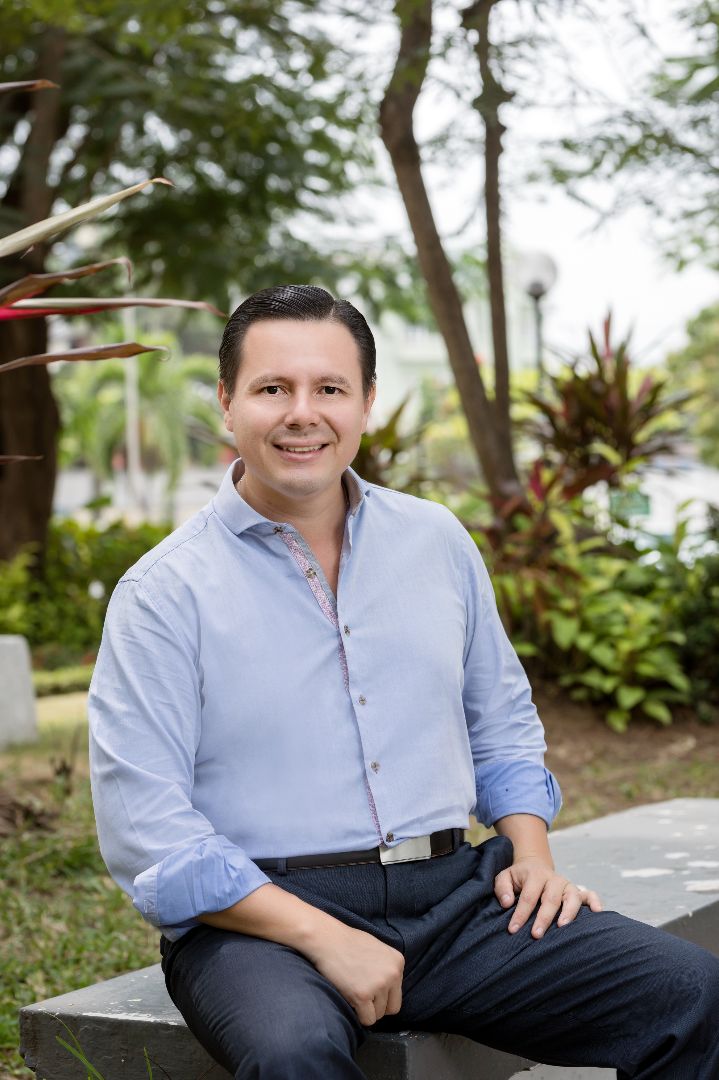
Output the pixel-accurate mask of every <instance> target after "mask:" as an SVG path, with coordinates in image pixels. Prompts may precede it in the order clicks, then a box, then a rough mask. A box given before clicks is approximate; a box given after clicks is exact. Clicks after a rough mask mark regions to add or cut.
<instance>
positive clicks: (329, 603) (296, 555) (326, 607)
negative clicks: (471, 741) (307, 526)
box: [275, 528, 384, 844]
mask: <svg viewBox="0 0 719 1080" xmlns="http://www.w3.org/2000/svg"><path fill="white" fill-rule="evenodd" d="M275 532H276V533H277V534H278V535H279V536H280V537H281V538H282V539H283V540H284V542H285V545H286V546H287V549H288V551H289V552H290V554H291V555H292V558H293V559H294V560H295V562H296V563H297V565H298V566H299V568H300V570H301V571H302V573H303V574H304V576H305V579H306V581H307V584H308V585H309V587H310V589H311V590H312V595H313V596H314V598H315V600H316V601H317V603H318V604H319V606H320V609H321V611H322V613H323V614H324V615H325V616H326V617H327V618H328V619H329V621H330V622H331V623H332V625H333V626H334V628H335V630H336V631H337V641H338V649H337V651H338V655H339V661H340V667H341V669H342V679H343V681H344V685H345V690H346V691H347V693H349V692H350V676H349V669H348V667H347V654H346V653H345V645H344V641H343V640H342V634H341V632H340V624H339V619H338V618H337V607H336V600H335V598H334V596H331V595H328V593H327V591H326V590H325V588H324V586H323V584H322V582H321V581H320V579H319V577H318V575H317V571H316V570H315V568H314V567H313V566H312V563H311V562H310V560H309V558H308V557H307V553H306V551H305V549H304V548H303V546H302V544H300V542H299V541H298V540H297V538H296V537H295V536H293V535H292V534H291V533H288V532H287V531H286V530H285V529H280V528H277V529H275ZM364 782H365V788H366V789H367V799H368V801H369V807H370V811H371V813H372V821H373V822H374V827H375V829H376V830H377V836H378V837H379V841H380V843H381V844H382V843H384V837H383V835H382V829H381V827H380V823H379V816H378V814H377V807H376V805H375V801H374V795H373V794H372V789H371V788H370V786H369V780H368V779H367V775H366V774H365V778H364Z"/></svg>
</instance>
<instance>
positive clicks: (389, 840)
mask: <svg viewBox="0 0 719 1080" xmlns="http://www.w3.org/2000/svg"><path fill="white" fill-rule="evenodd" d="M393 840H394V833H393V832H388V833H387V835H386V836H385V841H386V842H387V843H388V844H391V843H392V841H393Z"/></svg>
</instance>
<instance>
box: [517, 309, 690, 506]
mask: <svg viewBox="0 0 719 1080" xmlns="http://www.w3.org/2000/svg"><path fill="white" fill-rule="evenodd" d="M549 382H550V386H551V393H550V395H549V396H543V395H542V394H540V393H539V392H535V393H528V394H527V395H526V398H527V400H528V401H529V402H530V403H531V404H532V405H533V406H534V408H535V410H536V413H538V414H539V415H538V416H537V415H536V413H535V415H534V416H532V417H530V418H529V419H527V420H525V422H524V425H523V426H524V430H525V432H526V433H527V434H529V435H531V436H533V437H534V438H535V439H536V441H537V442H538V443H539V446H540V449H541V454H542V458H543V460H544V461H546V462H548V463H550V464H552V465H553V466H554V467H555V468H557V469H558V470H561V484H562V488H563V490H564V492H565V495H566V496H567V497H569V498H571V497H572V496H574V495H577V494H579V493H580V492H581V491H584V489H585V488H587V487H590V486H591V485H593V484H595V483H597V482H598V481H600V480H605V481H608V482H609V483H610V484H612V485H616V484H618V483H619V482H620V479H621V475H622V471H623V470H624V471H626V467H627V466H634V465H636V464H637V463H639V462H641V461H646V460H648V459H649V458H651V457H653V456H654V455H656V454H658V453H668V452H670V451H671V450H672V449H673V446H674V443H675V441H676V438H677V435H678V434H679V431H678V429H677V424H676V421H675V422H674V425H673V426H672V425H671V424H668V423H667V419H668V417H672V418H675V416H676V410H677V409H678V408H679V407H680V406H682V405H683V404H684V403H685V402H686V401H687V399H688V397H689V396H690V395H689V394H688V393H686V392H681V393H678V394H671V395H670V394H669V393H668V380H667V379H660V378H657V377H656V376H654V375H652V374H650V373H647V374H645V375H644V376H643V377H642V378H641V381H639V379H638V377H637V373H636V372H635V370H634V368H633V367H632V363H631V358H630V355H629V339H628V338H626V339H625V340H624V341H621V342H619V344H618V345H616V346H614V345H613V344H612V341H611V316H607V318H606V319H605V321H604V325H603V340H602V342H601V344H599V343H598V342H597V341H596V340H595V339H594V337H593V336H592V334H591V333H590V334H589V353H588V355H587V356H585V357H580V358H578V359H576V360H574V361H572V362H571V363H570V364H569V366H568V368H566V369H564V370H562V371H560V372H559V374H557V375H550V376H549ZM637 383H638V385H637Z"/></svg>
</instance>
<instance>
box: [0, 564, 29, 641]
mask: <svg viewBox="0 0 719 1080" xmlns="http://www.w3.org/2000/svg"><path fill="white" fill-rule="evenodd" d="M32 561H33V560H32V556H31V554H30V553H29V552H27V551H25V552H22V553H21V554H20V555H17V556H16V557H15V558H14V559H13V560H12V561H11V562H1V561H0V634H22V635H25V634H27V632H28V629H29V627H30V611H29V608H28V604H27V596H28V593H29V589H30V582H31V580H32V575H31V566H32Z"/></svg>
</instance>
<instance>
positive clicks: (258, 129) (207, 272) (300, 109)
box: [0, 0, 367, 306]
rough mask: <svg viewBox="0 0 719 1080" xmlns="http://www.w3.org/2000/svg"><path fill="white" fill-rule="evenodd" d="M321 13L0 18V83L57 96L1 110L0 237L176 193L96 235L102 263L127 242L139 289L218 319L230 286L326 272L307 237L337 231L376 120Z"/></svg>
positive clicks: (251, 10)
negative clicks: (130, 195) (45, 85)
mask: <svg viewBox="0 0 719 1080" xmlns="http://www.w3.org/2000/svg"><path fill="white" fill-rule="evenodd" d="M317 6H318V5H316V4H315V3H314V2H313V0H281V2H278V3H273V4H271V5H268V4H267V3H266V2H265V0H214V2H213V3H210V4H197V3H192V2H191V3H187V4H182V5H178V4H176V3H169V2H168V0H158V2H156V3H153V4H152V5H141V6H139V7H138V5H136V4H129V3H122V2H119V3H118V2H116V0H90V2H89V3H87V2H85V3H82V4H80V3H78V2H77V0H75V2H73V0H70V2H69V3H63V4H61V3H58V2H56V0H31V2H26V0H22V2H19V0H14V2H13V0H10V3H7V4H3V5H2V9H1V10H0V42H1V43H2V44H1V45H0V79H5V80H19V79H24V78H30V77H34V76H36V75H37V73H38V72H43V71H44V72H45V73H46V74H47V77H49V78H52V79H53V80H54V81H55V82H57V83H59V84H60V87H61V90H60V91H59V92H56V91H55V92H53V91H50V92H46V94H45V95H44V96H43V95H34V96H33V95H30V94H27V93H22V92H18V93H15V94H12V95H7V96H6V97H5V99H4V100H3V102H2V105H1V106H0V146H2V148H3V149H2V155H1V156H0V175H2V176H4V178H5V188H4V192H3V194H2V201H1V203H0V230H1V231H3V232H8V231H10V230H11V229H15V228H19V227H21V226H22V225H24V224H27V222H28V221H29V220H33V219H37V218H38V217H42V216H46V214H47V213H48V212H49V211H50V210H51V208H52V207H53V205H54V206H55V207H57V205H58V203H59V201H60V200H61V201H62V203H65V204H69V205H74V204H76V203H80V202H83V201H84V200H85V199H87V198H88V197H90V196H91V195H96V194H98V193H100V192H103V191H106V190H112V189H114V188H118V187H123V186H125V185H126V184H128V183H132V182H134V181H135V180H136V179H142V178H145V177H147V176H166V177H167V178H168V179H169V180H171V181H172V183H173V184H174V185H175V190H174V191H168V192H166V193H164V194H165V197H164V198H162V199H154V200H150V199H138V200H136V201H135V205H134V206H132V207H130V206H129V205H128V206H126V207H123V209H122V211H121V212H120V213H119V214H116V215H115V217H114V218H113V219H112V220H111V221H110V222H109V223H108V225H107V229H106V230H105V229H103V234H104V235H103V250H104V251H105V252H106V251H108V250H113V249H114V247H115V246H116V245H118V244H119V243H120V242H119V236H120V234H121V245H120V246H121V247H122V250H123V253H126V254H128V255H129V256H130V257H131V258H132V259H133V261H134V262H135V265H136V268H137V276H138V283H139V285H141V286H144V287H146V288H151V289H152V290H153V291H166V292H168V291H169V292H173V293H176V294H180V295H184V296H186V297H188V296H195V297H212V298H213V299H214V300H215V301H216V302H219V303H220V305H221V306H222V304H223V302H224V304H226V303H227V291H228V286H230V287H232V286H233V285H234V286H235V287H236V288H237V287H239V288H243V287H251V288H257V287H261V286H262V285H264V284H267V283H269V282H276V281H277V280H298V279H304V280H306V279H308V278H312V277H315V278H316V277H317V276H318V274H321V273H325V274H326V273H331V268H330V267H329V265H328V260H326V259H325V260H322V257H321V254H318V252H317V250H316V248H315V247H314V246H313V245H312V244H310V243H309V242H308V241H307V239H303V238H302V235H301V231H300V230H298V228H297V222H298V221H301V220H302V218H303V217H304V218H307V217H308V216H310V215H311V216H312V217H315V216H317V215H320V216H327V215H328V214H330V213H331V211H332V196H335V195H338V194H341V193H342V192H345V191H347V190H348V188H349V187H350V186H351V184H352V182H353V179H354V178H356V176H357V166H358V164H361V163H362V162H363V161H366V160H367V151H366V145H367V140H366V139H365V131H366V127H365V115H366V110H365V104H364V98H363V96H362V94H360V93H358V92H357V88H356V86H355V85H348V84H347V82H346V81H345V80H341V79H340V78H339V77H338V76H339V72H338V68H339V66H340V59H339V57H338V54H337V51H336V50H332V49H330V48H329V42H328V40H327V38H326V37H325V34H324V32H323V31H322V30H321V28H320V27H319V25H318V20H317V18H316V17H315V16H316V11H315V9H316V8H317ZM52 98H54V99H55V100H54V101H53V100H51V99H52ZM41 99H42V100H41ZM305 231H306V230H305Z"/></svg>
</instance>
